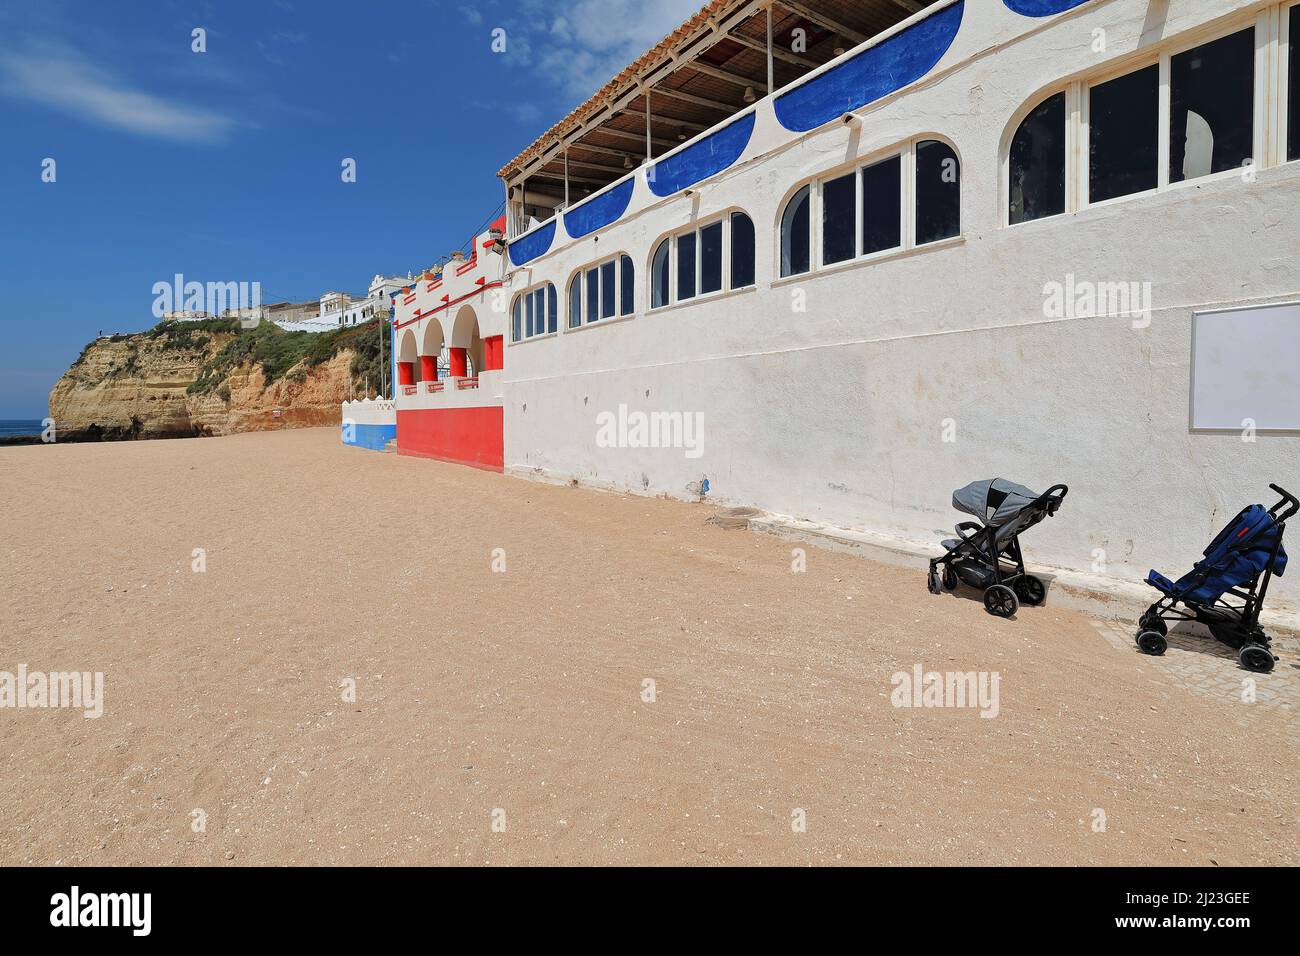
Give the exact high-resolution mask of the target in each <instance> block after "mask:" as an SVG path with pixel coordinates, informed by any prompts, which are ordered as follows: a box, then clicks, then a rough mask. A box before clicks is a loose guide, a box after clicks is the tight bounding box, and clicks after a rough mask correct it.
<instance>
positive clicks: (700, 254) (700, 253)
mask: <svg viewBox="0 0 1300 956" xmlns="http://www.w3.org/2000/svg"><path fill="white" fill-rule="evenodd" d="M737 213H739V214H741V215H743V216H744V217H745V218H746V219H748V220H749V224H750V226H751V227H752V228H753V229H754V264H753V273H754V281H753V282H751V283H749V284H748V285H742V286H733V285H732V278H733V276H732V273H733V272H734V270H733V269H732V263H731V256H732V241H731V230H732V216H734V215H736V214H737ZM717 225H720V226H721V227H722V246H721V253H720V257H721V258H720V263H721V265H720V268H721V273H722V275H721V279H722V285H721V287H720V288H717V289H714V290H712V291H710V292H701V291H700V289H701V286H702V285H703V281H704V238H703V233H704V230H705V229H708V228H710V227H712V226H717ZM690 235H693V236H695V256H694V258H695V294H694V295H692V296H690V297H689V298H686V299H683V298H680V297H679V296H678V294H677V256H678V252H677V249H678V241H679V240H680V239H681V238H682V237H683V236H690ZM665 242H667V243H668V301H667V302H665V303H664V304H663V305H654V304H653V303H654V264H655V253H656V252H658V251H659V247H660V246H661V245H662V244H663V243H665ZM646 270H647V272H646V274H647V275H648V276H649V277H650V278H649V285H648V286H647V289H646V312H647V313H650V312H663V311H666V310H667V309H675V308H677V307H679V306H687V305H691V304H693V303H696V302H707V301H709V300H711V299H717V298H721V297H723V296H727V295H731V294H732V293H733V292H744V291H745V290H746V289H756V288H758V228H757V226H756V225H755V223H754V217H753V216H751V215H750V213H749V210H748V209H744V208H742V207H740V206H728V207H727V208H725V209H721V210H719V211H718V212H715V213H710V214H709V215H708V216H706V217H703V218H701V219H699V220H698V221H696V222H693V223H691V224H690V226H688V227H686V228H684V229H678V230H677V231H675V232H670V233H665V234H663V235H660V236H656V237H655V239H654V241H653V242H651V243H650V256H649V258H648V259H647V261H646Z"/></svg>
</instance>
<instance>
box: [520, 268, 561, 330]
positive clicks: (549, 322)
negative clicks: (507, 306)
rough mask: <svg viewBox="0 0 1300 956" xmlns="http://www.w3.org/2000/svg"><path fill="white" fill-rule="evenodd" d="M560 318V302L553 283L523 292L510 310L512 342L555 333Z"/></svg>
mask: <svg viewBox="0 0 1300 956" xmlns="http://www.w3.org/2000/svg"><path fill="white" fill-rule="evenodd" d="M558 317H559V302H558V299H557V296H556V294H555V286H554V285H553V284H552V283H550V282H546V283H543V284H542V285H539V286H537V287H536V288H535V289H529V290H527V291H525V292H521V293H520V294H519V295H517V296H515V301H514V305H513V306H512V307H511V310H510V340H511V341H512V342H518V341H520V340H521V339H531V338H534V337H536V336H538V335H545V334H547V333H548V332H554V331H555V326H556V320H557V319H558Z"/></svg>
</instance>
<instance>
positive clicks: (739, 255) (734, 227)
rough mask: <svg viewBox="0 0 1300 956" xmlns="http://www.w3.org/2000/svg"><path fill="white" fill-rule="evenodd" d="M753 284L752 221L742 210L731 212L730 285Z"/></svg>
mask: <svg viewBox="0 0 1300 956" xmlns="http://www.w3.org/2000/svg"><path fill="white" fill-rule="evenodd" d="M753 284H754V223H753V221H752V220H750V218H749V217H748V216H746V215H745V214H744V213H743V212H733V213H732V214H731V287H732V288H733V289H743V288H744V287H745V286H747V285H753Z"/></svg>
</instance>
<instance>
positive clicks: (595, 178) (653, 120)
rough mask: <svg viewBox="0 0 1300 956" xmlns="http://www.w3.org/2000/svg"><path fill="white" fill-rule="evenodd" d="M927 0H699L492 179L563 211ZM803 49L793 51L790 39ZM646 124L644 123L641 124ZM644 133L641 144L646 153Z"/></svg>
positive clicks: (930, 0) (907, 14) (920, 7)
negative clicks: (558, 201)
mask: <svg viewBox="0 0 1300 956" xmlns="http://www.w3.org/2000/svg"><path fill="white" fill-rule="evenodd" d="M934 2H936V0H709V2H708V3H706V4H705V5H704V6H703V7H702V8H701V9H700V10H699V12H697V13H696V14H694V15H693V16H691V17H690V18H689V19H688V20H687V21H686V22H685V23H683V24H682V25H681V26H680V27H678V28H677V29H676V30H674V31H673V32H672V33H670V34H669V35H668V36H666V37H664V39H663V40H661V41H660V42H659V43H657V44H656V45H655V46H654V47H653V48H651V49H650V50H649V51H647V52H646V53H644V54H643V55H642V56H640V57H638V58H637V59H636V60H635V61H633V62H632V63H631V64H629V65H628V66H627V67H626V68H624V69H623V70H622V71H621V72H620V73H619V74H618V75H617V76H616V77H614V78H613V79H612V80H610V81H609V82H608V83H606V84H605V85H604V86H603V87H601V88H600V89H599V90H598V91H597V92H596V93H595V94H594V95H593V96H591V97H590V98H589V99H588V100H587V101H586V102H584V103H583V104H581V105H580V106H578V107H577V108H576V109H574V110H573V111H572V112H571V113H570V114H569V115H568V116H566V117H565V118H564V119H562V120H561V121H560V122H558V123H556V124H555V125H554V126H552V127H551V128H550V129H549V130H547V131H546V132H545V133H543V134H542V135H541V136H540V137H538V138H537V139H536V140H535V141H534V142H533V143H532V144H531V145H530V146H528V147H527V148H526V149H525V150H524V151H523V152H521V153H520V154H519V155H518V156H516V157H515V158H514V159H512V160H511V161H510V162H509V163H507V164H506V165H505V166H504V167H502V168H501V170H500V171H499V172H498V173H497V175H498V176H500V177H501V178H502V179H504V180H505V181H506V183H507V184H508V185H510V186H516V185H524V186H525V190H526V192H532V193H535V192H543V193H549V194H551V195H554V196H563V195H564V187H565V152H566V150H567V153H568V177H567V178H568V183H569V185H570V189H571V190H572V198H571V201H572V202H576V201H577V200H578V199H579V198H581V197H582V196H583V195H585V194H586V193H588V192H594V191H595V190H597V189H600V188H601V187H602V186H606V185H608V184H609V183H612V182H614V181H615V180H616V179H619V178H621V177H623V176H625V175H627V172H628V170H630V169H634V168H636V167H637V166H639V165H640V164H641V163H642V162H644V161H645V160H646V159H647V155H646V152H647V145H648V146H649V150H650V156H649V158H654V157H657V156H661V155H663V154H664V153H665V152H667V151H668V150H670V149H672V148H673V147H675V146H678V145H679V144H680V143H682V142H684V141H685V140H688V139H690V138H691V137H693V136H695V135H696V134H697V133H700V132H702V131H704V130H706V129H709V128H710V127H712V126H715V125H716V124H718V123H720V122H722V121H723V120H725V119H727V118H728V117H730V116H733V115H735V114H736V113H738V112H739V111H741V110H743V109H744V108H745V107H746V106H748V105H749V104H750V103H752V102H753V101H754V100H755V99H758V98H761V97H763V96H765V95H767V93H768V92H769V88H768V63H769V59H768V52H767V51H768V10H769V8H770V10H771V31H772V56H771V70H772V89H773V90H779V89H781V88H782V87H785V86H788V85H789V84H791V83H793V82H794V81H796V80H798V79H799V78H800V77H802V76H804V75H805V74H807V73H808V72H810V71H811V70H814V69H816V68H817V67H819V66H821V65H823V64H825V63H827V62H829V61H830V60H832V59H834V58H835V57H836V56H838V55H840V54H841V53H843V52H844V51H845V50H847V49H850V48H852V47H854V46H856V45H858V44H859V43H862V42H863V41H865V40H868V39H870V38H871V37H873V36H875V35H876V34H878V33H880V32H882V31H884V30H887V29H889V28H890V27H892V26H894V25H895V24H897V23H899V22H901V21H902V20H904V19H906V18H907V17H910V16H911V15H913V14H914V13H917V12H919V11H921V10H923V9H924V8H925V7H928V6H930V5H931V4H932V3H934ZM798 29H802V30H803V31H805V34H804V38H805V40H806V45H804V46H803V47H802V48H801V49H800V50H799V51H796V50H795V42H794V41H795V38H796V36H797V34H796V33H795V31H796V30H798ZM647 116H648V118H649V122H648V124H647ZM647 127H648V132H649V142H648V144H647Z"/></svg>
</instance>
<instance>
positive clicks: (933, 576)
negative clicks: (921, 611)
mask: <svg viewBox="0 0 1300 956" xmlns="http://www.w3.org/2000/svg"><path fill="white" fill-rule="evenodd" d="M925 589H926V590H927V591H929V592H930V593H931V594H938V593H939V572H938V571H936V570H935V569H934V568H931V569H930V570H929V571H928V572H926V575H925Z"/></svg>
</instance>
